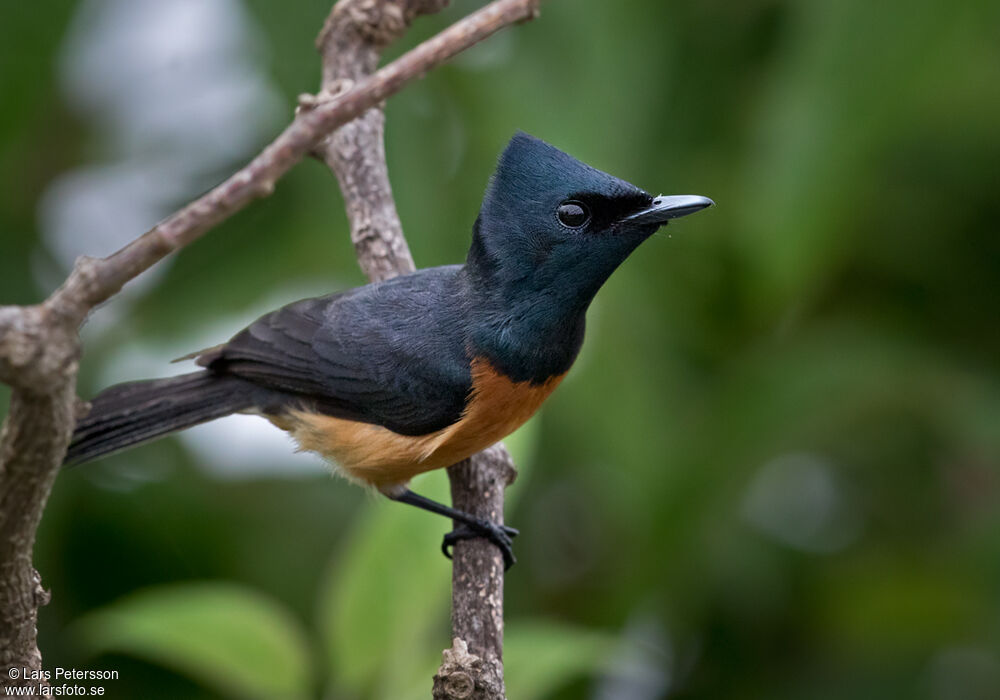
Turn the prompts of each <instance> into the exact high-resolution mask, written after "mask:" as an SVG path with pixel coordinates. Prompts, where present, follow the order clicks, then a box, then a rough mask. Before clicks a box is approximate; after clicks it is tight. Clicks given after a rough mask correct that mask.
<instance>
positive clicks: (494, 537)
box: [441, 518, 519, 571]
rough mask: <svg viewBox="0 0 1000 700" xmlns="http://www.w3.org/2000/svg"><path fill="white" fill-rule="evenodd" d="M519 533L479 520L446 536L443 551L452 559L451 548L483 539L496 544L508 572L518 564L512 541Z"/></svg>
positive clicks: (503, 526) (442, 544)
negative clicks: (472, 540) (460, 543)
mask: <svg viewBox="0 0 1000 700" xmlns="http://www.w3.org/2000/svg"><path fill="white" fill-rule="evenodd" d="M518 534H519V533H518V531H517V530H515V529H514V528H512V527H507V526H506V525H497V524H496V523H495V522H493V521H491V520H484V519H481V518H477V519H476V520H474V521H472V522H471V523H462V524H461V525H459V526H458V527H456V528H455V529H454V530H452V531H451V532H449V533H448V534H447V535H445V536H444V540H443V541H442V542H441V551H442V552H444V555H445V556H446V557H448V558H449V559H451V548H452V547H454V546H455V543H456V542H459V541H460V540H471V539H475V538H477V537H482V538H484V539H487V540H489V541H490V542H492V543H493V544H495V545H496V546H497V547H498V548H499V549H500V553H501V554H503V568H504V570H505V571H506V570H507V569H509V568H510V567H512V566H513V565H514V564H515V563H516V562H517V557H515V556H514V548H513V544H514V543H513V542H512V539H513V538H514V537H517V535H518Z"/></svg>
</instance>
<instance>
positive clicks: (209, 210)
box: [0, 0, 538, 688]
mask: <svg viewBox="0 0 1000 700" xmlns="http://www.w3.org/2000/svg"><path fill="white" fill-rule="evenodd" d="M537 2H538V0H496V1H495V2H493V3H491V4H489V5H488V6H486V7H484V8H483V9H481V10H479V11H478V12H475V13H473V14H471V15H469V16H468V17H466V18H465V19H463V20H461V21H460V22H457V23H455V24H454V25H452V26H451V27H449V28H448V29H446V30H445V31H443V32H441V33H440V34H438V35H437V36H435V37H433V38H431V39H429V40H428V41H426V42H424V43H422V44H420V45H419V46H417V47H416V48H415V49H413V50H412V51H410V52H408V53H407V54H405V55H404V56H402V57H400V58H399V59H398V60H396V61H394V62H392V63H391V64H389V65H387V66H386V67H384V68H382V69H381V70H378V71H375V72H372V70H367V71H360V69H359V72H358V73H357V74H356V78H352V79H351V80H352V82H351V83H350V84H347V83H340V84H339V86H338V88H339V89H338V90H337V91H336V94H332V93H331V92H330V91H328V92H327V94H320V95H319V96H317V97H314V98H308V99H304V100H303V101H302V102H303V105H304V107H306V108H304V109H300V110H299V113H298V114H297V115H296V117H295V119H294V120H293V121H292V122H291V124H290V125H289V126H288V127H287V128H286V129H285V130H284V131H283V132H282V133H281V134H280V135H279V136H278V137H277V138H276V139H275V140H274V142H272V143H271V144H270V145H269V146H267V147H266V148H265V149H264V150H263V151H262V152H261V153H260V154H259V155H258V156H257V157H256V158H254V159H253V160H252V161H251V162H250V163H249V164H248V165H247V166H246V167H244V168H243V169H241V170H240V171H238V172H237V173H235V174H234V175H233V176H232V177H230V178H229V179H227V180H226V181H225V182H223V183H222V184H220V185H219V186H218V187H216V188H215V189H213V190H212V191H210V192H209V193H207V194H206V195H204V196H202V197H201V198H199V199H197V200H196V201H194V202H192V203H191V204H189V205H187V206H186V207H184V208H183V209H181V210H179V211H177V212H176V213H174V214H172V215H171V216H169V217H167V218H166V219H164V220H163V221H162V222H160V223H159V224H157V225H156V226H155V227H153V228H152V229H150V230H149V231H148V232H146V233H145V234H143V235H142V236H140V237H138V238H137V239H135V240H134V241H132V242H131V243H130V244H128V245H127V246H125V247H124V248H122V249H121V250H119V251H118V252H116V253H114V254H112V255H111V256H109V257H107V258H89V257H82V258H80V259H79V260H77V263H76V265H75V266H74V269H73V271H72V272H71V273H70V275H69V277H68V278H67V279H66V281H65V282H64V283H63V285H62V286H61V287H60V288H59V289H57V290H56V291H55V292H54V293H53V294H52V295H51V296H50V297H49V298H48V299H47V300H45V301H44V302H42V303H41V304H37V305H34V306H27V307H14V306H3V307H0V381H3V382H4V383H6V384H9V385H10V386H11V387H12V389H13V392H12V397H11V404H10V411H9V413H8V415H7V418H6V420H5V422H4V425H3V429H2V432H0V688H2V687H9V686H15V685H32V686H39V685H44V682H39V681H24V680H23V679H18V680H12V679H11V678H10V676H9V674H8V670H9V669H11V668H18V669H21V668H23V669H28V670H40V669H41V668H42V656H41V653H40V652H39V649H38V643H37V629H36V626H37V619H38V608H39V607H40V606H41V605H44V604H45V603H46V602H47V600H48V594H47V593H46V592H45V590H44V589H43V588H42V585H41V578H40V576H39V575H38V573H37V572H36V571H35V569H34V567H33V566H32V556H31V555H32V549H33V547H34V542H35V534H36V531H37V528H38V523H39V521H40V519H41V515H42V511H43V509H44V507H45V503H46V501H47V500H48V496H49V492H50V491H51V488H52V484H53V482H54V481H55V478H56V475H57V474H58V473H59V469H60V466H61V464H62V459H63V455H64V454H65V452H66V446H67V444H68V443H69V439H70V436H71V434H72V430H73V425H74V423H75V413H76V403H77V399H76V374H77V359H78V357H79V353H80V341H79V337H78V335H77V331H78V329H79V326H80V325H81V324H82V323H83V322H84V321H85V320H86V317H87V315H88V314H89V313H90V311H91V309H93V308H94V307H95V306H96V305H98V304H100V303H102V302H104V301H106V300H108V299H109V298H111V297H112V296H114V295H115V294H116V293H117V292H118V291H119V290H120V289H121V288H122V286H123V285H124V284H125V283H126V282H128V281H129V280H131V279H133V278H134V277H136V276H137V275H139V274H140V273H141V272H143V271H144V270H146V269H147V268H149V267H150V266H152V265H153V264H155V263H156V262H158V261H159V260H161V259H162V258H163V257H165V256H166V255H168V254H169V253H171V252H173V251H175V250H178V249H180V248H182V247H184V246H185V245H187V244H188V243H191V242H192V241H194V240H196V239H197V238H198V237H200V236H201V235H203V234H204V233H206V232H207V231H208V230H210V229H211V228H212V227H213V226H215V225H216V224H218V223H219V222H221V221H223V220H225V219H226V218H228V217H229V216H232V215H233V214H234V213H236V212H237V211H239V210H240V209H242V208H243V207H245V206H246V205H247V204H249V203H250V202H251V201H252V200H253V199H254V198H257V197H263V196H266V195H268V194H270V193H271V192H272V191H273V188H274V185H275V183H276V182H277V180H278V179H279V178H280V177H281V176H282V175H284V174H285V173H286V172H287V171H288V170H289V169H290V168H291V167H292V166H293V165H295V163H297V162H298V161H299V160H301V158H302V157H303V156H304V155H306V154H308V153H311V152H314V151H315V150H316V149H317V147H318V146H319V145H320V142H321V141H323V139H325V138H326V137H327V136H328V135H329V134H330V133H331V132H332V131H333V130H334V129H336V128H337V127H340V126H342V125H344V124H346V123H347V122H349V121H350V120H352V119H354V118H356V117H358V116H360V115H362V114H365V113H366V112H368V111H370V110H372V108H373V107H375V106H377V105H378V104H380V103H381V101H382V100H384V99H385V98H387V97H388V96H390V95H392V94H395V93H396V92H398V91H399V90H400V89H401V88H402V87H403V86H404V85H406V84H407V83H408V82H410V81H411V80H414V79H416V78H419V77H421V76H423V75H424V74H425V73H426V72H427V71H429V70H430V69H432V68H434V67H435V66H437V65H439V64H441V63H443V62H444V61H446V60H448V59H449V58H451V57H452V56H454V55H455V54H457V53H459V52H460V51H462V50H464V49H466V48H468V47H470V46H472V45H473V44H475V43H477V42H479V41H481V40H482V39H485V38H486V37H488V36H490V35H491V34H493V33H494V32H496V31H498V30H499V29H502V28H503V27H505V26H508V25H510V24H512V23H514V22H518V21H520V20H524V19H529V18H530V17H532V16H533V15H534V13H535V9H536V5H537ZM340 4H341V5H344V6H345V7H346V8H347V9H345V10H342V12H351V13H360V14H359V15H358V16H363V15H365V14H366V13H375V14H378V13H380V12H382V8H383V6H385V7H386V8H389V7H392V8H395V9H387V10H385V12H382V15H381V16H383V17H384V20H383V21H381V22H379V23H378V26H379V27H380V29H379V33H378V34H375V35H373V36H371V37H369V38H368V40H367V41H368V42H369V43H370V44H372V46H374V47H378V46H382V45H384V43H385V42H387V41H391V40H392V38H393V37H395V36H398V34H399V33H400V32H401V31H402V30H403V29H405V27H406V26H407V24H408V23H409V21H410V20H411V19H412V17H413V16H415V14H417V13H418V12H426V11H434V10H435V9H439V8H440V6H441V5H442V4H443V3H442V2H439V1H438V0H422V1H417V0H410V1H409V2H404V1H402V0H345V2H342V3H340ZM337 14H338V11H336V10H335V11H334V13H332V14H331V17H330V20H328V22H330V21H335V20H336V17H337ZM400 27H401V28H400ZM323 36H329V32H327V31H326V29H324V34H323ZM386 37H388V38H386ZM352 41H353V44H352V43H348V44H346V45H344V47H343V50H344V51H348V52H350V51H352V50H357V51H359V54H358V55H359V58H358V59H357V60H356V61H355V60H354V59H349V60H348V61H347V64H353V63H356V65H358V66H371V69H374V64H373V63H372V61H375V60H377V57H378V56H377V48H376V49H365V50H364V51H361V49H362V48H364V47H362V46H361V44H360V43H359V40H358V39H355V40H352ZM352 45H353V49H352V48H351V47H352ZM372 50H375V53H371V51H372ZM375 111H376V112H379V111H378V110H375ZM379 114H380V112H379ZM379 118H380V117H379ZM367 119H368V118H367V117H366V122H365V123H367ZM378 144H379V145H378V150H377V151H372V152H371V154H369V155H366V156H365V158H367V159H369V160H370V161H371V162H373V163H376V162H380V163H382V167H383V169H384V157H383V153H382V151H381V148H382V146H381V127H380V126H379V138H378ZM366 153H367V152H366ZM353 160H357V158H354V159H353ZM355 177H356V179H355V180H353V181H350V182H348V185H349V186H348V188H347V189H351V188H353V189H355V190H356V192H357V193H359V194H360V193H363V192H367V191H369V190H367V188H368V187H369V183H368V182H367V175H365V174H364V172H359V173H358V174H357V175H356V176H355ZM352 182H353V183H354V184H351V183H352ZM371 187H372V188H373V189H372V190H370V191H371V192H375V193H376V194H374V195H372V196H373V202H374V204H372V205H369V206H371V211H372V212H375V211H376V210H378V211H384V210H385V201H386V200H388V201H389V203H390V204H391V192H390V190H389V189H388V180H385V181H384V188H382V189H379V186H378V185H377V184H375V183H374V182H373V183H372V184H371ZM357 198H358V197H352V200H351V201H352V203H351V204H349V206H351V207H362V206H363V205H362V204H359V203H358V202H357V201H353V200H354V199H357ZM365 211H366V210H365V209H364V208H360V209H358V210H357V212H355V210H354V209H352V210H351V218H352V221H354V220H355V219H357V221H358V222H360V223H359V224H358V226H357V227H356V228H357V231H358V233H357V234H356V238H357V239H359V240H362V241H369V242H367V243H362V244H359V249H360V250H362V251H368V250H370V251H371V252H369V253H364V257H365V258H366V259H371V260H372V261H375V260H384V261H385V262H384V263H383V265H382V269H384V270H385V272H383V273H373V275H372V276H373V277H378V276H379V274H381V275H382V276H385V275H388V274H389V272H388V271H389V270H390V269H391V268H398V269H408V268H407V266H409V267H412V261H411V260H410V258H409V252H408V251H407V250H406V247H405V242H403V240H402V234H401V231H399V232H398V235H396V234H393V236H391V237H389V238H386V239H385V240H388V241H390V245H389V247H388V248H386V247H385V245H382V244H381V243H380V241H381V239H382V236H383V233H382V232H383V231H389V230H390V229H389V228H382V222H381V220H380V219H378V218H376V216H375V215H374V213H371V214H368V215H367V216H366V215H365V213H364V212H365ZM392 213H393V216H395V210H394V208H393V210H392ZM396 221H397V224H396V225H397V231H398V219H397V220H396ZM365 222H368V223H365ZM353 228H355V227H353V226H352V229H353ZM368 231H377V233H374V234H371V233H368ZM400 245H401V246H402V247H398V246H400ZM393 246H397V247H393ZM382 251H387V252H382Z"/></svg>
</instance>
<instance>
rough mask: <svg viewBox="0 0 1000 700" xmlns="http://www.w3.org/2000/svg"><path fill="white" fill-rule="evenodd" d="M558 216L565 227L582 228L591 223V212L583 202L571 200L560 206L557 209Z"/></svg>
mask: <svg viewBox="0 0 1000 700" xmlns="http://www.w3.org/2000/svg"><path fill="white" fill-rule="evenodd" d="M556 216H558V217H559V223H561V224H562V225H563V226H568V227H569V228H580V227H581V226H583V225H584V224H586V223H587V222H588V221H590V210H589V209H587V205H586V204H584V203H583V202H578V201H576V200H575V199H571V200H569V201H567V202H563V203H562V204H560V205H559V208H558V209H556Z"/></svg>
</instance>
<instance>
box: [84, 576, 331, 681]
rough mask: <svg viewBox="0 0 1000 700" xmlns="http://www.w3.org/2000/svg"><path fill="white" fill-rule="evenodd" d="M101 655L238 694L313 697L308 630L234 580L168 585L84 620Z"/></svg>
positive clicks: (88, 638) (88, 640) (87, 636)
mask: <svg viewBox="0 0 1000 700" xmlns="http://www.w3.org/2000/svg"><path fill="white" fill-rule="evenodd" d="M74 631H75V632H76V634H77V635H78V636H79V638H80V639H81V642H82V643H83V645H85V646H86V647H87V648H88V649H89V650H90V651H92V652H93V653H103V652H110V651H114V652H121V653H125V654H130V655H133V656H137V657H140V658H144V659H146V660H149V661H152V662H154V663H157V664H160V665H162V666H165V667H168V668H171V669H173V670H175V671H178V672H179V673H182V674H184V675H187V676H189V677H191V678H194V679H196V680H198V681H199V682H202V683H204V684H205V685H207V686H211V687H213V688H215V689H217V690H219V691H221V692H223V693H226V694H228V695H230V696H232V697H238V698H271V699H273V698H288V699H297V698H307V697H309V696H310V695H311V688H312V681H313V674H312V670H311V657H310V653H309V650H308V646H307V643H306V639H305V635H304V634H303V631H302V629H301V628H300V626H299V625H298V623H297V622H296V620H294V619H293V618H292V616H291V615H290V614H289V613H288V611H287V610H285V609H284V608H283V607H281V606H280V605H279V604H277V603H276V602H275V601H273V600H270V599H269V598H266V597H264V596H262V595H260V594H259V593H256V592H254V591H252V590H249V589H246V588H243V587H241V586H237V585H233V584H228V583H191V584H178V585H170V586H163V587H159V588H154V589H149V590H146V591H142V592H139V593H135V594H133V595H130V596H128V597H126V598H122V599H120V600H118V601H115V602H114V603H111V604H110V605H108V606H106V607H104V608H102V609H100V610H97V611H95V612H93V613H90V614H88V615H86V616H84V617H83V618H81V619H79V620H78V621H77V622H76V624H75V626H74Z"/></svg>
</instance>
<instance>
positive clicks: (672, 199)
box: [624, 194, 715, 226]
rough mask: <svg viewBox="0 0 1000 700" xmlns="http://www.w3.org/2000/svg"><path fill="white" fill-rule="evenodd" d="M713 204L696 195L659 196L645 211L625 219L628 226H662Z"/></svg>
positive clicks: (707, 199)
mask: <svg viewBox="0 0 1000 700" xmlns="http://www.w3.org/2000/svg"><path fill="white" fill-rule="evenodd" d="M713 204H715V202H713V201H712V200H711V199H709V198H708V197H702V196H700V195H697V194H677V195H672V196H669V197H665V196H663V195H660V196H659V197H657V198H656V199H654V200H653V203H652V204H650V205H649V206H648V207H646V208H645V209H642V210H640V211H637V212H636V213H635V214H632V215H631V216H627V217H625V219H624V220H625V221H626V222H628V223H630V224H639V225H649V224H657V225H660V226H662V225H663V224H665V223H667V222H668V221H670V220H671V219H679V218H680V217H682V216H687V215H688V214H694V213H695V212H699V211H701V210H702V209H705V208H707V207H710V206H712V205H713Z"/></svg>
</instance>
